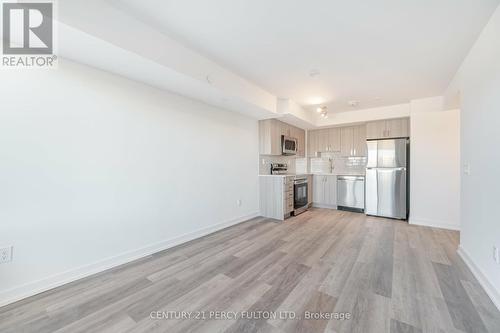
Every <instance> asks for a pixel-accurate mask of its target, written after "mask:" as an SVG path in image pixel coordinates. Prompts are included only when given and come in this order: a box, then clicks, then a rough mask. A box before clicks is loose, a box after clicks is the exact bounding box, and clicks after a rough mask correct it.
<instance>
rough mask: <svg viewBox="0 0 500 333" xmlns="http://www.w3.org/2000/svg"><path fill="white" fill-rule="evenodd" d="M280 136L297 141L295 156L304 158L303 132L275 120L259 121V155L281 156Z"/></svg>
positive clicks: (304, 135) (304, 136)
mask: <svg viewBox="0 0 500 333" xmlns="http://www.w3.org/2000/svg"><path fill="white" fill-rule="evenodd" d="M282 135H285V136H290V137H292V138H295V139H297V156H299V157H304V156H305V145H306V143H305V138H306V134H305V131H304V130H303V129H300V128H298V127H295V126H292V125H288V124H286V123H284V122H282V121H279V120H276V119H266V120H260V121H259V152H260V154H261V155H281V152H282V151H281V136H282Z"/></svg>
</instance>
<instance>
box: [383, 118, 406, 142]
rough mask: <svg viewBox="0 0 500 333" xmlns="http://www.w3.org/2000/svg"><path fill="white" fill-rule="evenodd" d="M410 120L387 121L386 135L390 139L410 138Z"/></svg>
mask: <svg viewBox="0 0 500 333" xmlns="http://www.w3.org/2000/svg"><path fill="white" fill-rule="evenodd" d="M409 133H410V131H409V121H408V118H401V119H389V120H387V121H386V134H387V137H388V138H404V137H409V136H410V134H409Z"/></svg>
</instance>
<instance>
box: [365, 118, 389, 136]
mask: <svg viewBox="0 0 500 333" xmlns="http://www.w3.org/2000/svg"><path fill="white" fill-rule="evenodd" d="M385 133H386V124H385V120H379V121H371V122H369V123H367V124H366V138H367V139H369V140H370V139H383V138H385Z"/></svg>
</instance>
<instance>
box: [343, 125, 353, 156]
mask: <svg viewBox="0 0 500 333" xmlns="http://www.w3.org/2000/svg"><path fill="white" fill-rule="evenodd" d="M353 133H354V127H342V128H341V129H340V154H341V155H342V156H344V157H346V156H352V155H353V149H354V143H353Z"/></svg>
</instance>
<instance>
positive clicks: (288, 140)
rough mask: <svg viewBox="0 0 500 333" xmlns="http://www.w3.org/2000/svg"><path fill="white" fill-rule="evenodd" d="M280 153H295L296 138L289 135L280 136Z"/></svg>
mask: <svg viewBox="0 0 500 333" xmlns="http://www.w3.org/2000/svg"><path fill="white" fill-rule="evenodd" d="M281 153H282V154H283V155H296V154H297V139H295V138H292V137H289V136H284V135H282V136H281Z"/></svg>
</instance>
